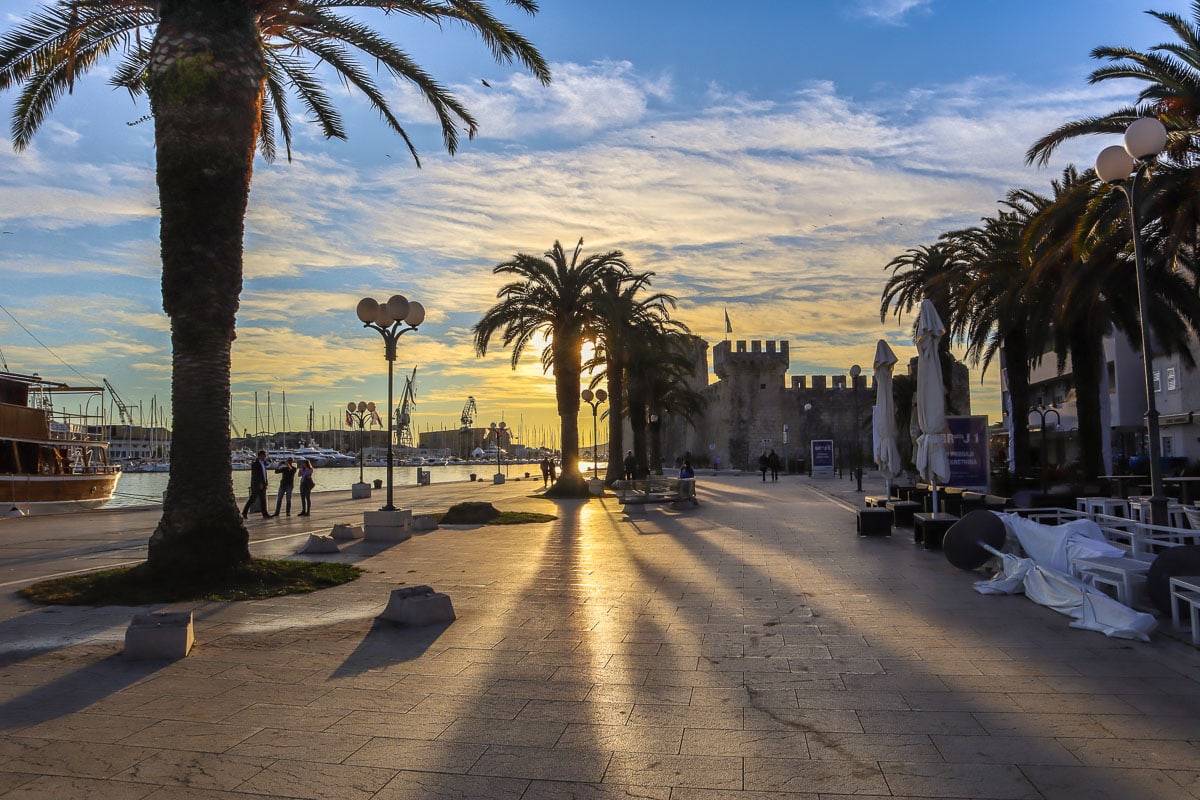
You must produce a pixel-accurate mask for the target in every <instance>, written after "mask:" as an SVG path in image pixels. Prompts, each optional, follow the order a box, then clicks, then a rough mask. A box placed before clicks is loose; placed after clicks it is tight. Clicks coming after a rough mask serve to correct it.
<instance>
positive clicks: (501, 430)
mask: <svg viewBox="0 0 1200 800" xmlns="http://www.w3.org/2000/svg"><path fill="white" fill-rule="evenodd" d="M488 430H489V431H491V436H492V446H493V447H495V448H496V477H495V479H494V480H493V481H492V482H493V483H504V475H503V474H502V473H501V472H500V454H501V453H502V452H503V451H502V450H501V449H500V446H501V445H502V444H504V434H506V433H507V432H508V425H507V424H506V423H504V422H503V421H502V422H501V423H500V424H499V425H497V424H496V423H495V422H493V423H491V424H490V425H488Z"/></svg>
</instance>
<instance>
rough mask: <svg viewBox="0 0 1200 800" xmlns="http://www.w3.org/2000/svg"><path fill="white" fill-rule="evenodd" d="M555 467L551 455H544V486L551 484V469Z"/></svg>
mask: <svg viewBox="0 0 1200 800" xmlns="http://www.w3.org/2000/svg"><path fill="white" fill-rule="evenodd" d="M552 469H554V465H553V464H551V462H550V456H542V486H543V487H546V486H549V485H550V470H552Z"/></svg>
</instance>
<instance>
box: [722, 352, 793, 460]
mask: <svg viewBox="0 0 1200 800" xmlns="http://www.w3.org/2000/svg"><path fill="white" fill-rule="evenodd" d="M712 353H713V371H714V372H715V373H716V374H717V377H718V378H719V379H720V383H718V384H716V386H717V391H716V396H715V398H714V400H715V406H716V407H715V408H710V410H709V415H708V416H709V420H710V422H711V430H712V431H713V434H714V438H713V442H712V443H713V444H715V445H716V449H715V452H714V453H713V454H714V455H717V456H720V458H721V462H722V463H723V464H726V465H728V466H730V467H735V468H741V469H751V470H753V469H755V468H756V465H757V463H758V456H759V454H760V453H761V452H762V451H763V450H766V449H772V448H774V449H775V450H776V452H779V450H780V448H781V446H782V443H783V438H782V437H783V423H784V409H783V399H784V388H785V384H784V378H785V375H786V374H787V371H788V366H789V365H790V359H789V356H788V343H787V342H786V341H779V342H776V341H766V342H762V341H759V340H757V339H755V340H752V341H750V342H749V348H747V342H746V341H744V340H740V341H736V342H728V341H724V342H719V343H718V344H717V345H715V346H714V347H713V351H712Z"/></svg>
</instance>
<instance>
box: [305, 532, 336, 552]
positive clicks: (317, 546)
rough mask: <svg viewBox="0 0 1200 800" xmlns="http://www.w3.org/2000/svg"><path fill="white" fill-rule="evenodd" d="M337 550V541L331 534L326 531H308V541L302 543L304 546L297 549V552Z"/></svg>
mask: <svg viewBox="0 0 1200 800" xmlns="http://www.w3.org/2000/svg"><path fill="white" fill-rule="evenodd" d="M337 551H338V545H337V542H336V541H334V538H333V536H331V535H330V534H328V533H310V534H309V535H308V541H307V542H305V543H304V547H301V548H300V549H299V550H297V551H296V552H297V553H336V552H337Z"/></svg>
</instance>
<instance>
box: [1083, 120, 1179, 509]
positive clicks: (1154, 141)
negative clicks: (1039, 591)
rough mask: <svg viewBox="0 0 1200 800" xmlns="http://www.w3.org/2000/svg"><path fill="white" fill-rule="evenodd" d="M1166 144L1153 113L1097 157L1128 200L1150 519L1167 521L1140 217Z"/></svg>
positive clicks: (1099, 168) (1101, 171) (1107, 179)
mask: <svg viewBox="0 0 1200 800" xmlns="http://www.w3.org/2000/svg"><path fill="white" fill-rule="evenodd" d="M1166 146H1167V129H1166V127H1164V126H1163V124H1162V123H1161V122H1159V121H1158V120H1157V119H1155V118H1154V117H1142V118H1141V119H1138V120H1137V121H1135V122H1133V123H1132V124H1131V125H1130V126H1129V127H1128V128H1126V129H1125V145H1124V146H1123V147H1122V146H1119V145H1112V146H1111V147H1106V148H1104V149H1103V150H1101V151H1100V155H1099V156H1098V157H1097V158H1096V175H1097V176H1098V177H1099V178H1100V180H1101V181H1103V182H1104V183H1107V184H1109V185H1110V186H1115V187H1116V188H1118V189H1120V190H1121V192H1122V193H1123V194H1124V195H1125V200H1126V202H1127V203H1128V204H1129V228H1130V231H1131V233H1132V235H1133V263H1134V269H1135V270H1136V272H1137V287H1138V306H1139V314H1140V316H1141V327H1142V366H1143V368H1144V370H1145V378H1146V435H1147V438H1148V439H1149V440H1150V441H1149V443H1148V444H1149V450H1150V453H1149V455H1150V520H1151V522H1152V523H1153V524H1155V525H1166V524H1167V495H1166V493H1165V492H1164V491H1163V480H1162V442H1161V441H1160V440H1159V429H1158V407H1157V403H1156V401H1155V397H1154V362H1153V360H1152V353H1151V350H1150V326H1149V324H1148V322H1147V319H1146V303H1147V301H1148V300H1149V297H1148V296H1147V290H1146V265H1145V259H1144V258H1143V255H1142V233H1141V227H1140V225H1139V224H1138V219H1137V203H1138V196H1137V190H1138V182H1139V180H1140V179H1141V178H1142V177H1143V176H1144V175H1145V174H1146V173H1147V172H1148V171H1149V169H1150V167H1151V166H1152V165H1153V164H1154V162H1155V161H1156V160H1157V159H1158V154H1159V153H1161V152H1162V151H1163V148H1165V147H1166Z"/></svg>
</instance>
